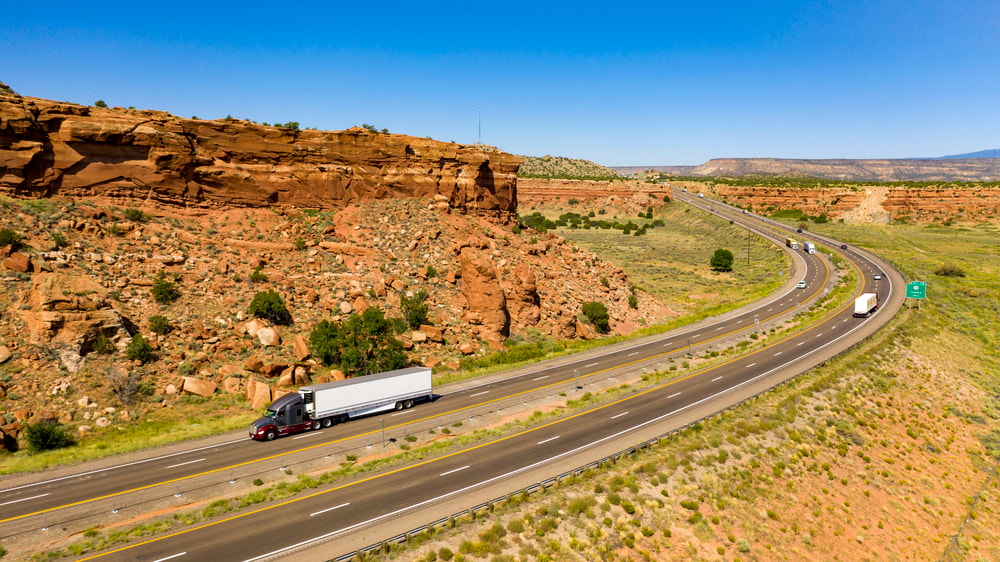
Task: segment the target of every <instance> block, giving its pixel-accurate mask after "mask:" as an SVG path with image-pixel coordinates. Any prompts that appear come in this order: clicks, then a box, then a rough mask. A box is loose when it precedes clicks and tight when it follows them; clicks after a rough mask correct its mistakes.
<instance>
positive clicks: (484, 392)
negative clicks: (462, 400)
mask: <svg viewBox="0 0 1000 562" xmlns="http://www.w3.org/2000/svg"><path fill="white" fill-rule="evenodd" d="M489 393H490V391H488V390H484V391H482V392H477V393H475V394H470V395H469V398H472V397H474V396H482V395H483V394H489Z"/></svg>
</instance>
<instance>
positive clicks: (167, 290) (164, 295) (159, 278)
mask: <svg viewBox="0 0 1000 562" xmlns="http://www.w3.org/2000/svg"><path fill="white" fill-rule="evenodd" d="M180 297H181V292H180V291H179V290H178V289H177V284H176V283H174V282H173V281H170V280H168V279H167V275H166V274H165V273H164V272H162V271H161V272H159V273H157V274H156V278H154V279H153V300H154V301H156V303H157V304H160V305H168V304H171V303H173V302H174V301H176V300H177V299H179V298H180Z"/></svg>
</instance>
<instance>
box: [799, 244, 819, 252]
mask: <svg viewBox="0 0 1000 562" xmlns="http://www.w3.org/2000/svg"><path fill="white" fill-rule="evenodd" d="M802 249H803V250H805V251H806V252H809V253H810V254H815V253H816V244H813V243H812V242H803V243H802Z"/></svg>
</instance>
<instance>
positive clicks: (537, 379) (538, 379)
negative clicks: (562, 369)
mask: <svg viewBox="0 0 1000 562" xmlns="http://www.w3.org/2000/svg"><path fill="white" fill-rule="evenodd" d="M547 378H549V376H548V375H545V376H543V377H538V378H534V379H531V380H533V381H540V380H542V379H547Z"/></svg>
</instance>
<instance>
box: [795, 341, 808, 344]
mask: <svg viewBox="0 0 1000 562" xmlns="http://www.w3.org/2000/svg"><path fill="white" fill-rule="evenodd" d="M804 343H806V342H804V341H800V342H799V343H797V344H796V345H802V344H804Z"/></svg>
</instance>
